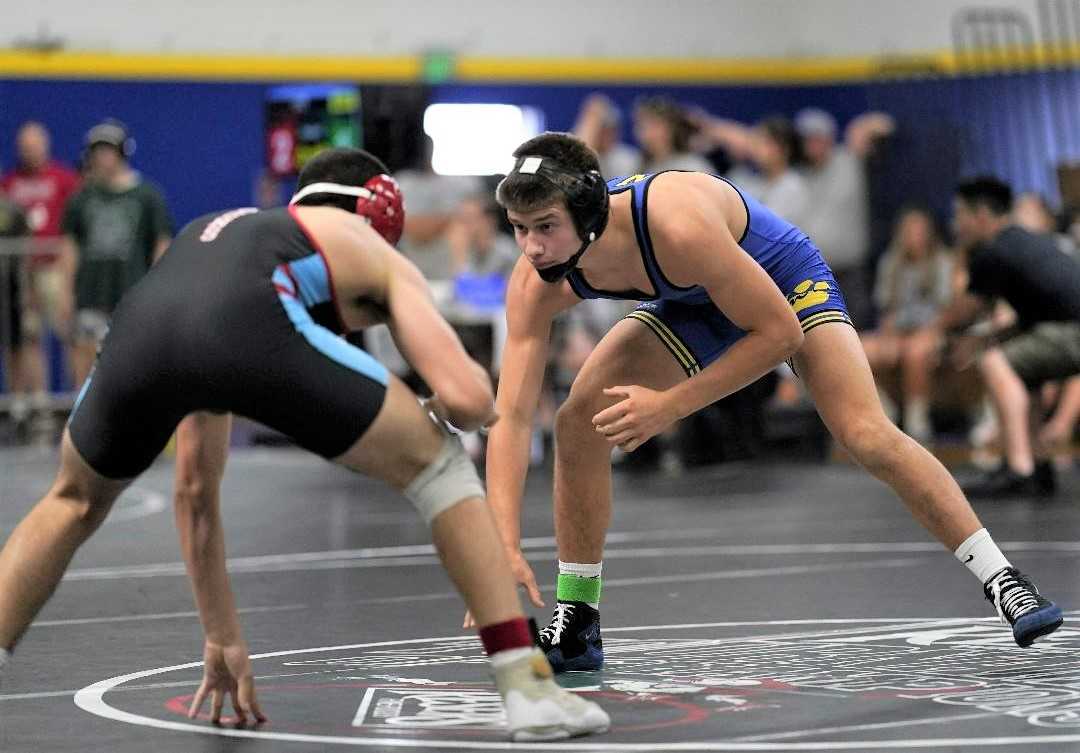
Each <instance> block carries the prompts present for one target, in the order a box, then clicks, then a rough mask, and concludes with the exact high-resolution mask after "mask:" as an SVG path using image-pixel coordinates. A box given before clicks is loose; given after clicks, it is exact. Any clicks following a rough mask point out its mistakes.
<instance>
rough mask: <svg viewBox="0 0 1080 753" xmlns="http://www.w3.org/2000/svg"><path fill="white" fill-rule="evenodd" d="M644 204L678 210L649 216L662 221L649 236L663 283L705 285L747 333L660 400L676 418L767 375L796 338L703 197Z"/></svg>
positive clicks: (666, 197) (785, 314)
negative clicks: (655, 245)
mask: <svg viewBox="0 0 1080 753" xmlns="http://www.w3.org/2000/svg"><path fill="white" fill-rule="evenodd" d="M658 193H659V192H658ZM651 198H652V199H653V206H654V207H656V206H657V205H658V204H662V203H664V202H675V203H676V204H677V206H679V207H682V211H681V212H680V211H675V210H676V206H672V207H671V210H670V211H666V212H665V211H661V212H659V213H654V214H653V216H655V217H665V218H667V219H666V220H665V221H662V222H661V223H659V225H657V224H656V223H654V225H653V226H654V228H655V229H654V235H653V237H654V240H656V241H658V248H659V255H658V258H659V259H660V263H661V265H662V266H663V267H664V269H665V270H669V277H671V278H672V281H673V282H675V283H676V284H679V285H689V284H693V283H696V284H699V285H701V286H702V287H704V288H705V290H706V291H707V292H708V294H709V298H710V299H711V300H712V302H713V303H714V304H715V305H716V307H717V308H719V309H720V311H722V312H723V313H724V315H725V316H726V317H727V318H728V319H730V320H731V321H732V323H734V324H735V325H736V326H737V327H739V328H740V329H742V330H745V331H746V333H747V334H746V336H745V337H743V338H741V339H740V340H739V341H738V342H736V343H735V344H734V345H732V346H731V347H730V348H729V349H728V350H727V351H725V353H724V354H723V355H722V356H721V357H720V358H718V359H717V360H716V361H714V362H713V363H712V364H710V365H709V366H708V367H706V368H705V369H704V370H703V371H702V372H701V373H700V374H698V375H697V376H695V377H694V378H692V379H688V380H686V381H685V382H681V383H680V384H678V385H676V386H675V387H672V388H671V389H669V390H667V392H666V393H665V394H666V397H667V401H666V402H667V405H668V408H669V410H670V411H671V413H672V420H675V419H678V418H683V417H685V416H688V415H690V414H691V413H693V412H695V411H697V410H699V409H701V408H703V407H704V406H706V405H709V404H710V403H713V402H715V401H717V400H719V399H721V398H723V397H726V396H727V395H730V394H732V393H733V392H735V391H737V390H739V389H742V388H743V387H745V386H746V385H748V384H750V383H751V382H753V381H754V380H755V379H758V378H759V377H761V376H762V375H764V374H765V373H767V372H768V371H769V370H770V369H772V368H774V367H775V366H776V365H777V364H779V363H781V362H782V361H783V360H784V359H786V358H788V357H790V356H791V355H792V354H793V353H794V352H795V351H796V350H798V349H799V347H801V345H802V341H803V334H802V328H801V326H800V325H799V320H798V318H797V317H796V316H795V313H794V312H793V311H792V309H791V306H790V305H789V304H788V302H787V300H786V299H785V298H784V295H783V294H782V293H781V292H780V289H779V288H778V287H777V286H776V283H774V282H773V280H772V278H770V277H769V275H768V274H767V273H766V272H765V270H764V269H763V268H762V267H761V265H759V264H758V263H757V262H756V261H754V259H753V258H752V257H751V256H750V255H749V254H747V253H746V252H745V251H744V250H743V249H742V248H741V247H740V246H739V245H738V243H737V242H736V241H735V238H734V237H733V235H732V233H731V230H730V229H729V227H728V224H727V222H726V221H725V220H724V218H723V217H722V216H721V215H720V214H719V213H718V212H716V211H715V210H714V209H712V207H711V206H710V202H709V200H708V197H707V196H705V195H702V194H701V193H700V192H699V191H698V190H695V189H691V190H688V191H685V192H674V191H667V192H664V193H659V195H657V196H653V197H651ZM656 199H661V201H660V202H657V201H656ZM680 278H681V279H680Z"/></svg>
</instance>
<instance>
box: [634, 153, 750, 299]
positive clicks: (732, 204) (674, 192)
mask: <svg viewBox="0 0 1080 753" xmlns="http://www.w3.org/2000/svg"><path fill="white" fill-rule="evenodd" d="M648 211H649V235H650V237H651V239H652V242H653V247H654V249H655V250H656V255H657V261H658V262H659V264H660V267H661V269H663V271H664V273H665V275H667V277H668V278H669V279H670V280H671V281H672V282H674V283H675V284H676V285H683V286H689V285H694V284H699V283H700V279H699V277H700V275H701V272H702V269H703V265H704V264H707V263H710V262H711V261H714V260H715V259H716V248H717V244H718V242H720V241H722V240H723V239H734V238H739V237H741V236H742V234H743V231H744V229H745V227H746V209H745V206H744V205H743V202H742V197H741V196H740V195H739V192H738V191H736V190H735V188H734V187H732V186H731V185H730V184H729V183H727V182H725V181H723V180H719V179H718V178H715V177H713V176H711V175H706V174H705V173H664V174H662V175H660V176H658V177H657V178H656V179H655V180H654V182H653V184H652V185H651V186H650V187H649V199H648Z"/></svg>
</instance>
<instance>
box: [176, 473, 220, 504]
mask: <svg viewBox="0 0 1080 753" xmlns="http://www.w3.org/2000/svg"><path fill="white" fill-rule="evenodd" d="M220 481H221V479H220V478H211V477H210V476H209V475H208V474H207V473H205V472H203V471H202V470H201V469H198V468H187V469H185V468H183V467H177V471H176V480H175V483H174V487H173V494H174V495H175V497H176V502H177V504H190V505H195V506H197V505H198V504H199V502H200V501H201V500H203V499H205V497H206V495H207V494H208V493H211V494H212V493H214V492H216V491H217V488H218V485H219V483H220Z"/></svg>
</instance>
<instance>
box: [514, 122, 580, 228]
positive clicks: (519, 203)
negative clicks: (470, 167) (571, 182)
mask: <svg viewBox="0 0 1080 753" xmlns="http://www.w3.org/2000/svg"><path fill="white" fill-rule="evenodd" d="M520 157H544V158H546V159H550V160H551V161H552V162H554V163H555V164H556V165H558V166H559V167H561V168H562V169H563V170H566V171H568V172H572V173H580V174H582V175H584V174H585V173H587V172H589V171H590V170H596V171H597V172H599V171H600V158H599V157H597V156H596V152H594V151H593V150H592V149H590V148H589V146H588V145H587V144H586V143H585V142H584V141H582V140H581V139H579V138H577V137H576V136H573V135H571V134H569V133H555V132H548V133H542V134H540V135H539V136H535V137H533V138H531V139H529V140H528V141H526V142H525V143H524V144H522V145H521V146H519V147H518V148H517V149H515V150H514V159H518V158H520ZM495 198H496V200H497V201H498V202H499V204H500V206H502V207H503V208H504V209H512V210H514V211H515V212H533V211H536V210H537V209H541V208H543V207H547V206H551V205H552V204H558V203H559V202H560V201H561V202H563V203H565V201H566V196H565V194H564V193H563V191H562V189H561V188H559V187H558V186H556V185H555V184H553V183H552V182H551V181H549V180H547V179H546V178H544V177H542V176H540V175H531V174H523V173H511V174H510V175H509V176H508V177H507V178H506V180H504V181H503V182H502V183H500V184H499V190H498V194H497V195H496V197H495Z"/></svg>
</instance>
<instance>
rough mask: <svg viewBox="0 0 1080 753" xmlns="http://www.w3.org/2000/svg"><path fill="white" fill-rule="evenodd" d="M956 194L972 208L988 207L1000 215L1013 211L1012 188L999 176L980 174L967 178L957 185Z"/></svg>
mask: <svg viewBox="0 0 1080 753" xmlns="http://www.w3.org/2000/svg"><path fill="white" fill-rule="evenodd" d="M956 196H957V197H958V198H959V199H960V200H961V201H963V202H964V203H965V204H967V205H968V206H969V207H971V208H972V209H976V208H978V207H986V208H987V209H989V210H990V211H991V212H992V213H993V214H996V215H998V216H1001V215H1004V214H1008V213H1009V212H1011V211H1012V205H1013V193H1012V189H1011V188H1009V184H1008V183H1005V182H1003V181H1000V180H998V179H997V178H991V177H989V176H980V177H978V178H972V179H971V180H965V181H963V182H962V183H960V184H959V185H958V186H957V187H956Z"/></svg>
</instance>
